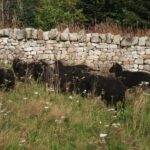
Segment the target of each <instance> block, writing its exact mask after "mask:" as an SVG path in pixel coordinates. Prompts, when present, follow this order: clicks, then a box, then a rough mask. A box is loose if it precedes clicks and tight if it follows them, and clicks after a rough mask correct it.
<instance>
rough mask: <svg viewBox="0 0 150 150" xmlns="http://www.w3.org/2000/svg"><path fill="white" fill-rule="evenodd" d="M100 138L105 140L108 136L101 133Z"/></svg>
mask: <svg viewBox="0 0 150 150" xmlns="http://www.w3.org/2000/svg"><path fill="white" fill-rule="evenodd" d="M99 136H100V138H105V137H107V134H106V133H100V135H99Z"/></svg>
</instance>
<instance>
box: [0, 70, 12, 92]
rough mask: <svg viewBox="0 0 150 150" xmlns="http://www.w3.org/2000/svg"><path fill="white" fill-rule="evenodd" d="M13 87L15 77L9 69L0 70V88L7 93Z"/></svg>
mask: <svg viewBox="0 0 150 150" xmlns="http://www.w3.org/2000/svg"><path fill="white" fill-rule="evenodd" d="M14 86H15V76H14V73H13V71H12V70H11V69H5V68H0V88H1V89H4V90H5V91H8V90H10V89H13V88H14Z"/></svg>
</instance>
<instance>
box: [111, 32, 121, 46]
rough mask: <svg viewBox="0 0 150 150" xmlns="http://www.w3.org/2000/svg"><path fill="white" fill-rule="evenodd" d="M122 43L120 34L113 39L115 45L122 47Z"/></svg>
mask: <svg viewBox="0 0 150 150" xmlns="http://www.w3.org/2000/svg"><path fill="white" fill-rule="evenodd" d="M120 41H121V36H120V35H119V34H117V35H114V37H113V43H114V44H118V45H120Z"/></svg>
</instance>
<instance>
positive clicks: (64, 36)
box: [60, 28, 69, 41]
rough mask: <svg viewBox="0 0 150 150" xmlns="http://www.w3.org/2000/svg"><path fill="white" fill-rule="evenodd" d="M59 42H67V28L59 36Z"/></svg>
mask: <svg viewBox="0 0 150 150" xmlns="http://www.w3.org/2000/svg"><path fill="white" fill-rule="evenodd" d="M60 40H61V41H68V40H69V28H66V29H65V30H64V31H63V32H62V33H61V34H60Z"/></svg>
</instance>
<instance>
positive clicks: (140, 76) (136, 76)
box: [109, 63, 150, 88]
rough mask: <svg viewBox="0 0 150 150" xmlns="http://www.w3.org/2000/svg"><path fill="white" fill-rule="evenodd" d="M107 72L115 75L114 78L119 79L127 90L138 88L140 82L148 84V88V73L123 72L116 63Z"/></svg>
mask: <svg viewBox="0 0 150 150" xmlns="http://www.w3.org/2000/svg"><path fill="white" fill-rule="evenodd" d="M109 72H110V73H115V76H116V77H118V78H120V79H121V81H122V82H123V83H124V85H125V86H126V87H127V88H132V87H133V86H139V84H141V82H148V84H149V85H148V86H149V87H150V74H149V73H146V72H142V71H137V72H132V71H128V70H123V68H122V66H121V65H120V64H118V63H115V64H113V66H112V67H111V68H110V69H109Z"/></svg>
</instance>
